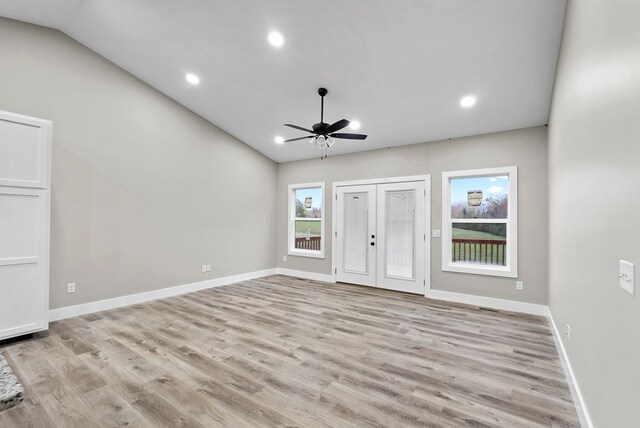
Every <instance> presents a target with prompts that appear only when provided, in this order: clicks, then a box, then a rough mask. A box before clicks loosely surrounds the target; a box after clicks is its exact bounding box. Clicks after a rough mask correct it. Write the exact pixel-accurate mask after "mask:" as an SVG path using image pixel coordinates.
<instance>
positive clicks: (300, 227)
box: [296, 221, 321, 235]
mask: <svg viewBox="0 0 640 428" xmlns="http://www.w3.org/2000/svg"><path fill="white" fill-rule="evenodd" d="M320 227H321V225H320V222H319V221H296V233H307V229H308V230H309V233H311V234H312V235H320V232H321V230H320Z"/></svg>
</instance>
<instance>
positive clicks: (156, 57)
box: [0, 0, 565, 162]
mask: <svg viewBox="0 0 640 428" xmlns="http://www.w3.org/2000/svg"><path fill="white" fill-rule="evenodd" d="M564 8H565V1H564V0H396V1H389V0H315V1H312V0H270V1H265V0H180V1H177V0H136V1H131V0H56V1H51V0H3V1H2V2H0V15H2V16H6V17H9V18H13V19H18V20H21V21H26V22H31V23H35V24H40V25H44V26H48V27H52V28H56V29H59V30H60V31H63V32H64V33H66V34H67V35H69V36H70V37H72V38H74V39H76V40H77V41H79V42H80V43H82V44H84V45H86V46H88V47H89V48H91V49H92V50H94V51H96V52H98V53H99V54H100V55H102V56H104V57H105V58H107V59H109V60H110V61H112V62H114V63H115V64H117V65H119V66H120V67H122V68H123V69H125V70H127V71H128V72H130V73H132V74H133V75H135V76H137V77H138V78H140V79H141V80H143V81H145V82H147V83H148V84H149V85H151V86H153V87H155V88H156V89H158V90H159V91H161V92H163V93H165V94H166V95H168V96H169V97H171V98H173V99H174V100H176V101H178V102H179V103H181V104H183V105H184V106H186V107H188V108H189V109H191V110H192V111H194V112H196V113H197V114H199V115H201V116H203V117H204V118H206V119H207V120H209V121H211V122H212V123H214V124H216V125H217V126H219V127H221V128H222V129H224V130H226V131H227V132H229V133H231V134H232V135H234V136H236V137H237V138H239V139H240V140H242V141H243V142H245V143H247V144H249V145H250V146H252V147H254V148H255V149H257V150H259V151H260V152H262V153H264V154H265V155H267V156H269V157H270V158H272V159H274V160H275V161H278V162H283V161H290V160H296V159H304V158H311V157H314V156H317V155H318V151H317V149H314V148H311V147H310V146H309V144H308V143H307V141H305V140H303V141H298V142H294V143H285V144H277V143H275V142H274V138H275V137H276V136H282V137H284V138H294V137H299V136H302V135H304V133H299V132H297V131H295V130H292V129H288V128H285V127H284V126H283V124H284V123H294V124H298V125H303V126H305V127H310V126H311V125H312V124H314V123H316V122H318V121H319V116H320V99H319V97H318V95H317V89H318V87H320V86H324V87H326V88H328V89H329V94H328V96H327V98H326V101H325V121H326V122H333V121H336V120H338V119H342V118H347V119H350V120H355V119H357V120H358V121H360V122H361V124H362V127H361V129H360V130H359V131H357V132H362V133H366V134H368V135H369V138H368V139H366V140H364V141H347V140H338V141H337V142H336V144H335V145H334V146H333V147H332V148H331V149H330V151H329V155H331V154H338V153H348V152H355V151H362V150H370V149H374V148H381V147H390V146H397V145H404V144H414V143H421V142H427V141H434V140H439V139H443V138H449V137H461V136H468V135H476V134H483V133H488V132H494V131H501V130H507V129H516V128H523V127H529V126H536V125H542V124H545V123H547V119H548V117H549V107H550V100H551V92H552V88H553V82H554V77H555V68H556V61H557V57H558V49H559V45H560V37H561V33H562V23H563V15H564ZM272 31H278V32H280V33H281V34H282V35H283V36H284V40H285V41H284V44H283V45H282V46H281V47H280V48H275V47H273V46H272V45H270V44H269V42H268V40H267V35H268V34H269V33H270V32H272ZM187 73H193V74H196V75H197V76H198V77H199V78H200V83H199V84H198V85H191V84H189V83H188V82H187V81H186V80H185V75H186V74H187ZM467 95H473V96H475V97H476V99H477V103H476V104H475V105H474V106H473V107H471V108H463V107H461V106H460V100H461V98H462V97H464V96H467ZM352 132H355V131H352Z"/></svg>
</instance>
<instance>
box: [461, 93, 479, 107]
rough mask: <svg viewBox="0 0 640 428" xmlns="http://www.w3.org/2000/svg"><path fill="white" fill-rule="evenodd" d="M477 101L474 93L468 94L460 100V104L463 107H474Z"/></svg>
mask: <svg viewBox="0 0 640 428" xmlns="http://www.w3.org/2000/svg"><path fill="white" fill-rule="evenodd" d="M476 101H477V100H476V97H474V96H473V95H467V96H466V97H464V98H462V99H461V100H460V105H461V106H462V107H466V108H469V107H473V106H474V105H475V103H476Z"/></svg>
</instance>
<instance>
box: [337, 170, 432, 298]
mask: <svg viewBox="0 0 640 428" xmlns="http://www.w3.org/2000/svg"><path fill="white" fill-rule="evenodd" d="M336 195H337V198H336V199H337V200H336V215H337V219H336V236H335V237H334V239H336V253H337V259H336V272H335V273H336V280H337V281H340V282H348V283H352V284H360V285H368V286H375V287H380V288H386V289H390V290H397V291H403V292H407V293H416V294H424V291H425V279H426V275H427V267H426V255H425V246H426V235H425V233H426V230H425V222H426V217H425V216H426V208H425V206H426V201H425V199H426V193H425V182H424V181H416V182H399V183H386V184H368V185H361V186H340V187H337V188H336Z"/></svg>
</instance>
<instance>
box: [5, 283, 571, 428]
mask: <svg viewBox="0 0 640 428" xmlns="http://www.w3.org/2000/svg"><path fill="white" fill-rule="evenodd" d="M35 336H36V337H35V338H34V339H31V340H27V341H23V342H17V343H12V344H9V345H5V346H3V347H0V351H1V352H2V353H3V354H4V355H5V357H6V358H7V361H8V362H9V364H11V366H12V367H13V369H14V371H15V373H16V374H17V375H18V377H19V378H20V380H21V381H22V383H23V385H24V387H25V402H24V403H22V404H21V405H19V406H17V407H15V408H13V409H10V410H7V411H5V412H1V413H0V426H2V427H38V428H42V427H65V428H67V427H82V428H86V427H120V426H130V427H154V426H157V427H172V428H173V427H259V426H277V427H352V426H354V427H360V426H367V427H400V426H426V427H469V426H471V427H496V426H500V427H578V426H579V422H578V417H577V415H576V411H575V408H574V405H573V403H572V400H571V394H570V392H569V388H568V386H567V383H566V380H565V377H564V374H563V371H562V368H561V366H560V362H559V359H558V353H557V351H556V348H555V345H554V341H553V337H552V335H551V331H550V329H549V326H548V324H547V321H546V320H545V319H544V318H541V317H534V316H527V315H520V314H513V313H505V312H501V313H496V312H489V311H482V310H479V309H477V308H473V307H469V306H464V305H456V304H448V303H443V302H437V301H432V300H428V299H425V298H424V297H420V296H414V295H408V294H401V293H394V292H391V291H384V290H378V289H372V288H367V287H359V286H352V285H346V284H335V285H334V284H324V283H318V282H313V281H307V280H302V279H295V278H289V277H285V276H272V277H268V278H263V279H258V280H252V281H246V282H243V283H239V284H234V285H230V286H227V287H220V288H215V289H211V290H206V291H201V292H198V293H192V294H187V295H183V296H179V297H174V298H169V299H164V300H157V301H154V302H150V303H145V304H141V305H135V306H130V307H126V308H121V309H115V310H111V311H105V312H100V313H96V314H91V315H86V316H82V317H78V318H71V319H67V320H63V321H59V322H55V323H52V324H51V327H50V330H49V332H48V333H41V334H37V335H35Z"/></svg>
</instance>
